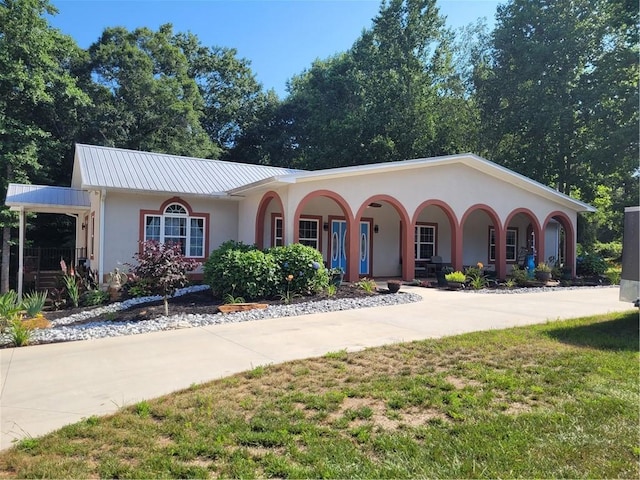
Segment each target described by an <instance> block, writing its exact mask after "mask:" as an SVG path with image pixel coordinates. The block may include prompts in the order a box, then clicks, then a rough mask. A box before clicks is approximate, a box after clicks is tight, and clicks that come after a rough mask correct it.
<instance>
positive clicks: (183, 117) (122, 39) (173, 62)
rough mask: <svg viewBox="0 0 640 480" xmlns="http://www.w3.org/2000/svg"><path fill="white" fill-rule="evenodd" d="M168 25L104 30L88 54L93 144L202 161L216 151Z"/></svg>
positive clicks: (185, 61) (192, 81) (193, 84)
mask: <svg viewBox="0 0 640 480" xmlns="http://www.w3.org/2000/svg"><path fill="white" fill-rule="evenodd" d="M178 40H179V39H178V38H177V37H176V36H175V35H174V34H173V29H172V27H171V25H163V26H161V27H160V29H159V30H158V31H157V32H153V31H151V30H149V29H147V28H139V29H136V30H134V31H133V32H129V31H127V30H126V29H124V28H122V27H115V28H107V29H106V30H105V31H104V32H103V34H102V37H101V38H100V39H99V41H98V42H96V43H94V44H93V45H92V46H91V47H90V48H89V54H90V57H91V59H90V64H89V68H90V74H91V78H92V79H93V80H94V81H95V83H94V84H93V85H90V88H91V96H92V98H93V99H94V104H95V110H94V111H93V112H92V117H93V123H92V124H91V131H90V137H92V141H94V142H96V143H99V144H107V145H113V146H118V147H124V148H131V149H135V150H149V151H159V152H166V153H173V154H178V155H189V156H196V157H204V158H215V157H217V156H219V154H220V149H219V148H218V147H217V146H216V145H215V144H214V143H213V142H212V141H211V139H210V138H209V137H208V135H207V133H206V132H205V130H204V128H203V127H202V124H201V121H202V117H203V109H204V102H203V99H202V95H201V93H200V90H199V88H198V85H197V84H196V81H195V79H194V78H193V77H192V76H191V75H190V64H189V60H188V58H187V56H186V55H185V53H184V51H183V49H182V48H181V45H180V44H179V41H178Z"/></svg>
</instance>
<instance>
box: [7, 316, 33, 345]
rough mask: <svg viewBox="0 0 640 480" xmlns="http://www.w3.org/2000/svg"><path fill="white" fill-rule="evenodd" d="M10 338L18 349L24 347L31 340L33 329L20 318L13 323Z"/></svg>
mask: <svg viewBox="0 0 640 480" xmlns="http://www.w3.org/2000/svg"><path fill="white" fill-rule="evenodd" d="M9 338H11V341H12V342H13V344H14V345H15V346H16V347H24V346H25V345H28V344H29V341H30V340H31V329H30V328H29V327H28V326H27V325H25V323H24V322H23V321H22V320H20V319H19V318H16V319H14V320H13V321H12V322H11V327H10V328H9Z"/></svg>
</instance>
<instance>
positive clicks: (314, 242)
mask: <svg viewBox="0 0 640 480" xmlns="http://www.w3.org/2000/svg"><path fill="white" fill-rule="evenodd" d="M304 222H308V223H314V224H315V226H316V227H315V230H316V236H315V237H304V236H302V233H303V231H302V225H303V223H304ZM298 243H300V244H302V245H307V246H309V247H313V248H315V249H316V250H320V220H319V219H317V218H307V217H301V218H300V220H299V221H298Z"/></svg>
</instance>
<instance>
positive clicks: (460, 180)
mask: <svg viewBox="0 0 640 480" xmlns="http://www.w3.org/2000/svg"><path fill="white" fill-rule="evenodd" d="M289 188H290V202H292V203H294V204H296V203H297V202H299V201H300V200H302V198H304V197H305V196H306V195H308V194H309V193H310V192H313V191H316V190H322V189H327V190H332V191H335V192H338V193H339V194H340V195H341V196H343V197H344V198H345V200H346V201H347V202H349V204H350V205H351V206H352V208H353V209H354V210H355V209H357V208H359V207H360V206H361V205H362V204H363V203H364V202H365V201H366V200H367V199H368V198H370V197H371V196H372V195H376V194H384V195H390V196H392V197H394V198H396V199H397V200H398V201H399V202H400V203H402V204H403V205H404V207H405V208H406V210H407V213H408V214H409V216H410V217H411V216H413V215H414V214H415V212H416V211H417V209H418V207H419V205H420V204H421V203H422V202H424V201H426V200H430V199H438V200H442V201H444V202H446V203H447V204H448V205H449V206H450V207H451V208H452V209H453V211H454V212H455V214H456V217H457V219H458V221H459V220H460V219H461V217H462V215H463V214H464V213H465V212H466V211H467V210H468V209H469V208H470V207H472V206H473V205H476V204H478V203H482V204H487V205H489V206H491V208H493V209H494V210H495V212H496V213H497V214H498V215H499V217H500V219H501V220H502V221H504V220H505V219H506V217H507V216H508V215H509V214H510V213H511V212H512V210H513V209H514V208H515V207H516V206H522V205H526V206H527V208H528V209H530V210H531V211H533V212H534V214H536V215H537V216H538V217H542V218H544V217H545V216H546V215H547V214H548V213H550V212H552V211H554V210H559V209H560V208H559V206H558V204H557V203H555V202H552V201H551V200H549V199H547V198H544V197H542V196H539V195H535V194H533V193H531V192H528V191H526V190H523V189H522V188H519V187H517V186H515V185H512V184H509V183H507V182H505V181H503V180H501V179H498V178H495V177H492V176H490V175H488V174H486V173H484V172H481V171H479V170H476V169H474V168H471V167H469V166H467V165H463V164H452V165H441V166H434V167H430V168H422V169H414V170H402V171H398V172H385V173H379V174H371V175H367V176H366V177H362V178H359V179H354V178H334V179H331V180H320V181H317V182H305V183H298V184H295V185H292V186H291V187H289ZM560 210H562V211H564V212H565V213H567V214H568V215H569V216H571V210H570V209H568V208H567V209H560ZM573 215H574V216H575V213H573Z"/></svg>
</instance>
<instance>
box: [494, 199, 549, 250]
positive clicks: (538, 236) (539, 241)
mask: <svg viewBox="0 0 640 480" xmlns="http://www.w3.org/2000/svg"><path fill="white" fill-rule="evenodd" d="M520 213H522V214H524V215H526V216H527V217H528V218H529V221H530V222H531V226H532V228H533V233H534V234H535V240H536V245H535V246H536V251H537V255H538V257H537V258H538V261H539V262H541V261H543V260H544V258H545V256H544V250H545V245H544V241H545V239H544V235H543V230H542V226H541V225H540V221H539V220H538V217H536V215H535V214H534V213H533V212H532V211H531V210H529V209H528V208H524V207H521V208H516V209H515V210H513V211H512V212H511V213H510V214H509V215H508V216H507V219H506V220H505V221H504V225H503V228H504V231H505V232H506V231H507V228H508V227H509V224H510V223H511V220H513V219H514V217H515V216H516V215H518V214H520ZM505 235H506V233H505ZM505 241H506V240H505ZM527 241H528V240H527Z"/></svg>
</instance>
